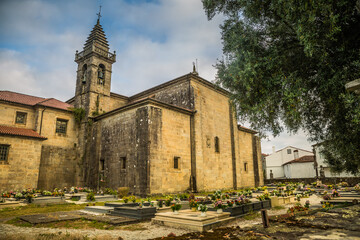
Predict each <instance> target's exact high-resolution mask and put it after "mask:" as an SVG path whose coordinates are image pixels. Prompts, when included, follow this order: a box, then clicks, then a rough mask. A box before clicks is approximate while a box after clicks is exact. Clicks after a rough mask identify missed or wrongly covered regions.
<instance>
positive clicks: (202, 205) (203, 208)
mask: <svg viewBox="0 0 360 240" xmlns="http://www.w3.org/2000/svg"><path fill="white" fill-rule="evenodd" d="M198 210H199V211H200V212H206V211H207V210H208V207H207V206H206V205H205V204H200V205H199V207H198Z"/></svg>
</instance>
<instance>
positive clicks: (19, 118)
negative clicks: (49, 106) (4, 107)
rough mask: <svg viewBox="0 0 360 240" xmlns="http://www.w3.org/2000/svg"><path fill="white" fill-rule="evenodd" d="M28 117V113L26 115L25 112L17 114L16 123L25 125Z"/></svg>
mask: <svg viewBox="0 0 360 240" xmlns="http://www.w3.org/2000/svg"><path fill="white" fill-rule="evenodd" d="M26 115H27V113H25V112H16V119H15V123H18V124H25V123H26Z"/></svg>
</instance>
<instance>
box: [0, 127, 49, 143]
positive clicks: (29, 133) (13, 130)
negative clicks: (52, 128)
mask: <svg viewBox="0 0 360 240" xmlns="http://www.w3.org/2000/svg"><path fill="white" fill-rule="evenodd" d="M0 135H12V136H22V137H31V138H38V139H42V140H46V139H47V138H46V137H43V136H40V135H39V134H38V133H37V132H35V131H34V130H32V129H26V128H17V127H9V126H4V125H0Z"/></svg>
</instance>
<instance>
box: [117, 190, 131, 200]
mask: <svg viewBox="0 0 360 240" xmlns="http://www.w3.org/2000/svg"><path fill="white" fill-rule="evenodd" d="M128 194H129V188H128V187H119V188H118V198H124V197H126V196H127V195H128Z"/></svg>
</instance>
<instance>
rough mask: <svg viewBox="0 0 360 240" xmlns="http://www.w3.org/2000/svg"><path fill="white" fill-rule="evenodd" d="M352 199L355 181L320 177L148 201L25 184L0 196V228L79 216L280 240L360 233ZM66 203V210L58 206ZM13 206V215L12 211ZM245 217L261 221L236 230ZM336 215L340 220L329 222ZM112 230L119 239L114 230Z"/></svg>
mask: <svg viewBox="0 0 360 240" xmlns="http://www.w3.org/2000/svg"><path fill="white" fill-rule="evenodd" d="M359 201H360V187H359V184H357V185H354V186H349V184H347V183H346V182H342V183H339V184H331V185H327V184H322V183H321V182H319V181H318V182H314V183H311V184H304V183H292V182H288V183H282V182H279V183H277V184H269V185H267V186H263V187H257V188H245V189H239V190H222V191H221V190H218V191H215V192H207V193H180V194H173V195H153V196H148V197H147V198H138V197H136V196H134V195H131V194H129V193H128V189H126V188H119V189H118V190H113V189H104V190H101V191H92V190H90V189H88V188H77V187H72V188H70V189H66V188H64V189H54V190H53V191H52V192H51V191H40V190H37V189H28V190H22V191H10V192H3V193H2V194H1V203H0V207H1V209H0V221H1V224H0V229H1V228H4V227H5V228H9V227H10V228H11V226H24V225H26V226H28V227H31V228H32V229H36V228H37V227H40V226H41V227H47V226H50V225H51V226H53V225H54V224H55V225H61V223H67V225H66V226H68V227H67V229H71V228H72V227H71V225H74V226H77V224H78V222H79V221H82V222H86V221H87V224H88V223H90V222H93V223H94V222H96V223H97V224H98V225H99V226H105V228H103V229H120V228H124V227H125V226H126V227H128V228H136V227H134V226H139V225H138V224H145V226H151V227H152V228H155V229H157V228H158V229H160V228H161V229H165V230H163V231H165V232H166V231H169V233H168V234H164V235H163V236H162V237H169V239H172V238H171V237H172V235H171V234H170V233H173V232H176V231H180V233H183V234H182V235H183V237H184V239H185V236H190V235H191V236H195V235H196V234H199V235H201V234H209V232H210V233H213V234H215V235H216V234H218V233H219V234H225V233H223V232H224V231H225V230H224V229H228V234H230V235H231V234H232V235H231V236H234V238H233V239H238V238H235V237H236V236H242V235H246V236H247V234H248V233H249V232H251V233H252V235H253V237H254V239H257V238H258V237H259V236H261V235H268V236H270V237H277V238H279V239H286V238H284V236H285V232H288V231H290V232H294V233H292V234H294V236H298V235H299V236H300V235H301V236H305V235H306V234H311V231H313V228H316V229H317V230H319V229H321V231H319V232H317V234H325V232H326V231H328V230H331V229H338V228H339V229H341V231H340V230H339V231H340V232H341V234H348V235H349V236H353V237H354V236H357V237H360V234H359V231H358V230H359V227H360V226H359V225H358V222H357V221H356V220H354V219H356V217H359V216H358V215H359V207H360V205H359ZM53 206H56V208H57V209H56V210H49V211H46V212H38V213H37V210H36V209H41V208H46V207H49V208H50V207H53ZM66 206H67V207H69V206H71V207H70V208H68V209H62V208H64V207H65V208H66ZM27 207H30V208H31V209H32V212H31V214H22V213H21V210H20V209H24V208H27ZM17 209H19V210H17ZM12 211H13V212H16V214H11V212H12ZM7 212H8V214H9V215H7ZM260 213H261V214H260ZM6 216H7V217H6ZM9 216H12V217H10V218H9ZM252 216H256V217H257V218H258V219H259V220H258V221H260V216H261V221H260V222H257V223H256V224H253V225H251V226H250V227H245V228H239V226H241V225H242V223H245V222H246V221H248V220H246V219H249V218H251V217H252ZM335 217H340V218H344V219H341V221H338V220H337V221H333V220H334V219H333V220H332V221H330V220H329V218H335ZM350 223H351V225H349V224H350ZM141 226H144V225H141ZM95 228H96V227H95ZM274 228H277V231H276V232H277V233H276V234H274V232H272V231H273V230H271V229H274ZM279 228H281V230H279ZM318 228H319V229H318ZM140 229H142V228H141V227H140ZM304 229H305V230H306V231H305V230H304ZM104 231H105V230H104ZM107 231H109V230H107ZM299 231H300V232H299ZM110 232H111V233H112V234H114V233H115V232H116V231H115V230H114V231H110ZM155 232H156V231H155ZM118 233H119V236H121V231H119V232H118ZM169 234H170V235H169ZM178 234H179V233H178ZM194 234H195V235H194ZM236 234H238V235H236ZM254 234H255V235H254ZM257 234H260V235H259V236H258V235H257ZM215 235H214V236H215ZM230 235H226V236H230ZM201 236H205V235H201ZM173 237H174V236H173ZM179 237H180V236H179ZM282 237H283V238H282ZM10 239H11V238H10ZM130 239H131V238H130ZM144 239H146V238H144ZM154 239H155V238H154ZM179 239H181V238H179ZM204 239H205V238H204ZM259 239H261V238H259ZM294 239H297V238H296V237H295V238H294Z"/></svg>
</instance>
